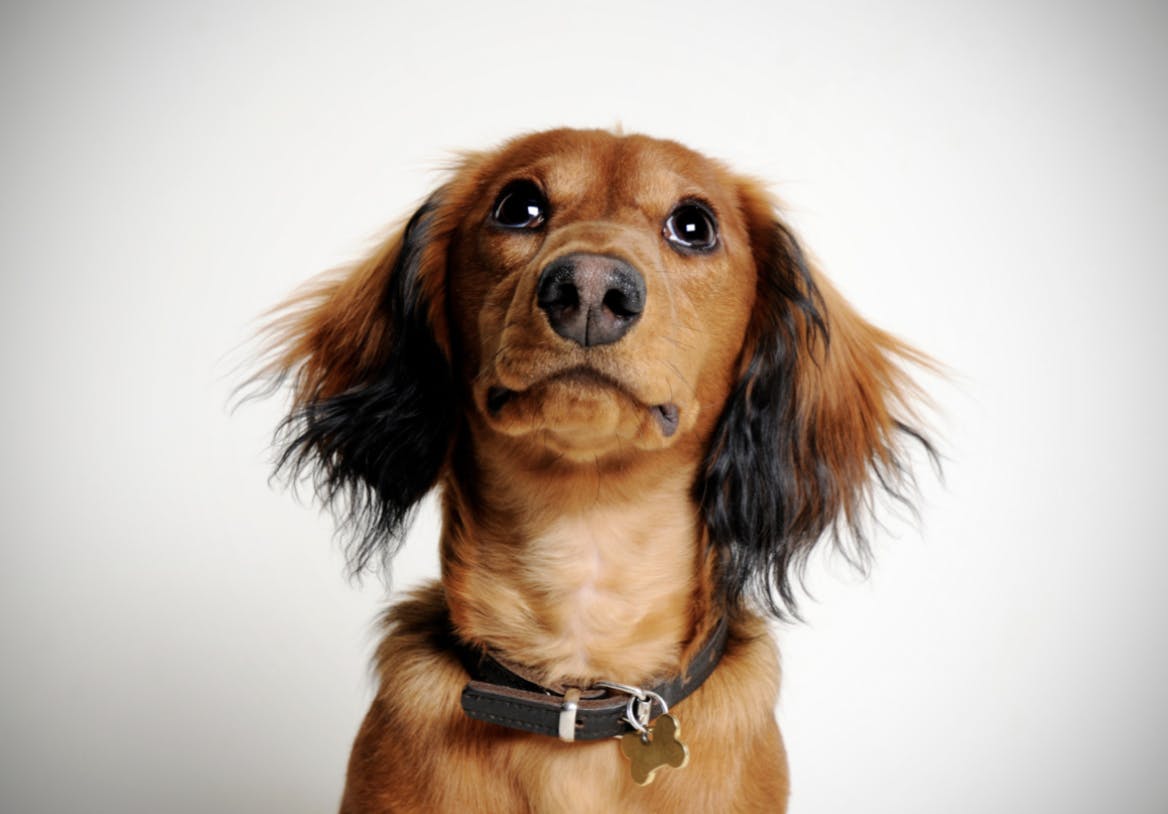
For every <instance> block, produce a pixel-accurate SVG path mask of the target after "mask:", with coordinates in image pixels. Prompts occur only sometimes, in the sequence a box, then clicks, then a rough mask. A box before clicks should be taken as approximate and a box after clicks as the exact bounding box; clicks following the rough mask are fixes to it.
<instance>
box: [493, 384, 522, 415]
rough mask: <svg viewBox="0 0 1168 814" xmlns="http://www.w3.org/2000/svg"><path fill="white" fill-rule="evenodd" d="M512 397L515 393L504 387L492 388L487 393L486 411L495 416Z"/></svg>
mask: <svg viewBox="0 0 1168 814" xmlns="http://www.w3.org/2000/svg"><path fill="white" fill-rule="evenodd" d="M514 395H515V391H514V390H508V389H507V388H506V387H492V388H491V389H490V390H488V391H487V410H488V411H489V412H490V413H491V414H492V415H494V414H497V413H498V412H499V411H500V410H502V409H503V407H504V406H505V405H506V404H507V402H509V401H510V400H511V397H512V396H514Z"/></svg>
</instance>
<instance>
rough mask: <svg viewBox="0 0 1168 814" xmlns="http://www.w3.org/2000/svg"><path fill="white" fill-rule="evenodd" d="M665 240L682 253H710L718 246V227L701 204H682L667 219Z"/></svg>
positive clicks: (708, 211) (711, 215)
mask: <svg viewBox="0 0 1168 814" xmlns="http://www.w3.org/2000/svg"><path fill="white" fill-rule="evenodd" d="M664 231H665V239H666V240H668V241H669V242H670V243H671V244H672V245H673V246H674V248H676V249H679V250H680V251H682V252H686V253H689V252H702V253H705V252H710V251H713V250H714V247H715V246H717V245H718V225H717V223H715V221H714V216H713V214H711V212H710V210H708V209H706V207H704V206H702V205H701V204H699V203H693V202H687V203H683V204H680V205H679V206H678V207H677V208H676V209H674V210H673V211H672V212H671V213H670V214H669V217H668V218H666V219H665V230H664Z"/></svg>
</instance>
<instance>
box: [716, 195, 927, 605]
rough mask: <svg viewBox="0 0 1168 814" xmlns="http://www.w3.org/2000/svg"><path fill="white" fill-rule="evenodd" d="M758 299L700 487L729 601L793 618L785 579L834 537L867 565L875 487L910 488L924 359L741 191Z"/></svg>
mask: <svg viewBox="0 0 1168 814" xmlns="http://www.w3.org/2000/svg"><path fill="white" fill-rule="evenodd" d="M740 203H741V207H742V212H743V213H744V215H745V216H746V217H747V219H748V221H749V227H750V238H751V243H752V251H753V255H754V262H755V266H756V268H757V280H758V283H757V294H756V301H755V306H754V312H753V314H752V317H751V322H750V325H749V327H748V331H747V340H746V343H745V345H744V352H743V359H742V368H741V375H740V378H739V381H738V382H737V384H736V386H735V389H734V391H733V392H732V393H731V395H730V398H729V400H728V402H727V404H726V405H725V407H724V409H723V412H722V415H721V417H720V419H719V423H718V425H717V428H716V429H715V432H714V436H713V439H712V442H711V445H710V447H709V452H708V454H707V459H706V465H705V471H704V476H703V478H702V480H701V481H700V482H699V484H698V490H699V497H700V500H701V503H702V509H703V513H704V515H705V518H706V522H707V525H708V527H709V530H710V538H711V542H712V544H713V545H714V547H715V549H716V550H717V552H718V558H719V568H720V580H721V586H722V590H723V595H724V597H725V598H726V600H727V603H728V605H729V606H730V607H736V606H739V605H741V604H742V603H743V601H744V599H746V598H748V597H749V598H753V599H755V600H757V601H758V602H759V603H760V604H761V605H762V607H763V608H764V609H766V610H767V611H769V612H770V613H772V614H774V615H775V616H778V617H780V618H782V617H784V616H785V615H786V613H787V612H790V613H796V600H795V593H794V590H793V587H792V575H795V574H798V573H799V571H800V568H801V567H802V566H803V565H804V564H805V562H806V558H807V555H808V554H809V553H810V551H811V550H812V548H813V547H814V545H815V543H816V542H817V541H818V540H820V539H821V538H823V537H830V538H831V539H833V540H834V541H835V543H836V544H837V545H839V546H840V547H841V548H842V550H843V551H844V552H845V554H846V555H847V556H848V558H849V560H850V561H851V562H853V563H854V564H856V565H857V566H859V567H860V568H861V569H863V568H864V567H865V566H866V564H867V560H868V546H867V540H866V535H865V526H866V525H867V521H868V518H869V517H870V515H871V512H872V508H873V499H874V497H875V493H876V492H877V491H878V490H883V491H885V492H886V493H888V494H889V495H891V496H892V497H893V498H895V499H896V500H898V501H901V502H907V494H908V493H911V487H912V486H913V481H912V474H911V472H910V470H909V469H908V466H907V462H906V452H905V450H904V440H905V439H906V438H907V439H914V440H915V441H918V442H920V443H921V444H923V446H924V449H925V451H926V452H927V454H928V455H929V457H930V458H932V459H933V460H934V461H935V460H936V455H935V453H934V450H933V447H932V446H931V444H930V443H929V441H928V440H927V438H926V437H925V436H924V435H923V434H922V433H921V432H920V431H919V430H917V429H914V426H913V425H914V424H915V423H916V417H915V414H914V411H913V406H912V405H913V402H914V401H915V399H916V398H917V397H918V395H919V393H918V390H917V388H916V386H915V384H914V383H913V381H912V380H911V378H910V377H909V376H908V374H907V373H906V371H905V369H904V365H905V364H906V363H909V364H916V365H920V366H924V367H926V368H929V369H932V368H933V365H932V363H931V362H930V360H929V359H928V358H927V357H925V356H924V355H923V354H921V353H919V352H917V351H915V350H913V349H912V348H910V347H908V346H907V345H905V344H904V343H902V342H900V341H899V340H897V339H896V338H894V337H892V336H890V335H889V334H887V333H885V332H884V331H881V330H880V329H878V328H876V327H874V326H873V325H871V324H870V323H868V322H867V321H865V320H864V319H863V318H862V317H860V316H859V314H857V313H856V312H855V310H854V309H853V308H852V307H851V306H850V305H849V304H848V303H847V302H846V301H845V300H844V299H843V298H842V297H841V296H840V295H839V294H838V293H837V292H836V290H835V289H834V288H833V287H832V286H831V284H830V283H829V282H828V281H827V280H826V279H824V278H823V277H822V276H821V275H820V274H819V273H818V272H817V271H816V270H815V269H814V268H813V267H812V265H811V264H810V263H809V261H808V259H807V258H806V256H805V255H804V253H803V251H802V249H801V248H800V246H799V244H798V242H797V241H796V239H795V237H794V235H793V234H792V233H791V231H790V230H789V229H788V228H787V227H786V226H785V225H784V224H783V223H782V222H781V221H780V220H779V219H778V218H777V217H776V215H775V208H774V205H773V202H772V201H771V200H770V199H769V197H768V196H767V195H766V194H765V193H764V192H762V191H761V190H760V189H759V188H758V187H756V186H754V185H753V184H750V183H744V184H743V186H742V189H741V193H740Z"/></svg>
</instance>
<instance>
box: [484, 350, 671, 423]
mask: <svg viewBox="0 0 1168 814" xmlns="http://www.w3.org/2000/svg"><path fill="white" fill-rule="evenodd" d="M554 382H575V383H579V384H583V385H585V386H590V387H597V388H604V389H608V390H616V391H618V392H620V393H622V394H624V395H625V396H627V397H628V398H629V399H630V400H631V401H633V402H634V403H636V404H638V405H641V406H643V407H644V408H645V409H647V410H648V412H649V415H650V416H651V417H652V418H653V419H654V421H656V423H657V426H658V428H660V430H661V434H662V435H663V436H664V437H665V438H670V437H672V436H673V434H674V433H676V432H677V428H678V426H679V424H680V421H681V410H680V408H678V406H677V405H676V404H675V403H673V402H671V401H670V402H665V403H663V404H651V405H645V404H644V403H643V402H641V401H640V400H639V399H637V398H636V397H635V396H633V395H632V393H630V392H629V391H628V389H627V388H626V387H624V386H623V385H621V384H620V383H619V382H617V381H614V380H613V379H610V378H608V377H607V376H604V375H603V374H601V373H598V372H597V371H595V370H593V369H591V368H584V367H580V368H573V369H571V370H568V371H565V372H563V373H557V374H555V375H554V376H549V377H548V378H546V379H543V380H541V381H540V382H537V384H538V385H543V384H550V383H554ZM528 389H529V390H530V389H531V388H528ZM521 392H527V391H516V390H510V389H508V388H506V387H502V386H500V385H496V386H494V387H491V388H489V389H488V390H487V398H486V406H487V411H488V412H489V413H490V414H491V415H492V416H495V417H497V416H498V415H499V413H501V412H502V411H503V408H505V407H506V406H507V405H508V404H509V403H510V402H511V401H513V400H514V399H515V398H516V397H517V396H519V395H521Z"/></svg>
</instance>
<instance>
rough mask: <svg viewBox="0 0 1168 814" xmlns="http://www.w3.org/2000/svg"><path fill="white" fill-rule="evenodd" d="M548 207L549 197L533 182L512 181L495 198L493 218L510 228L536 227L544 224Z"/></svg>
mask: <svg viewBox="0 0 1168 814" xmlns="http://www.w3.org/2000/svg"><path fill="white" fill-rule="evenodd" d="M547 209H548V204H547V198H545V197H544V196H543V192H541V191H540V188H539V187H537V186H536V185H535V184H534V183H533V182H531V181H512V182H511V183H510V184H508V185H507V186H505V187H503V191H502V192H500V193H499V197H498V198H496V199H495V206H494V207H493V208H492V209H491V219H492V220H493V221H494V222H495V223H496V224H498V225H499V226H505V227H507V228H508V229H535V228H538V227H539V226H540V225H542V224H543V221H544V218H545V217H547Z"/></svg>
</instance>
